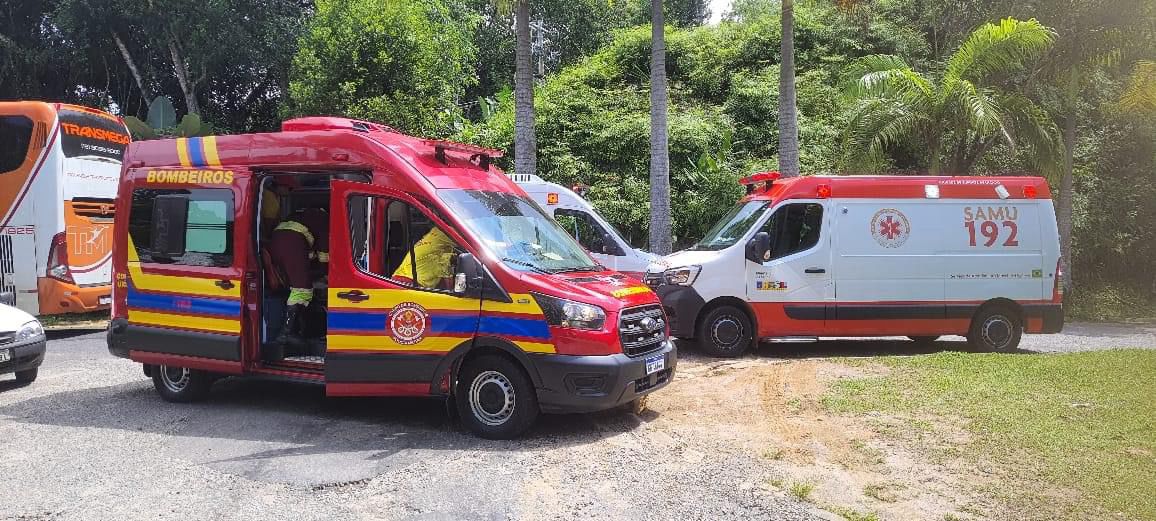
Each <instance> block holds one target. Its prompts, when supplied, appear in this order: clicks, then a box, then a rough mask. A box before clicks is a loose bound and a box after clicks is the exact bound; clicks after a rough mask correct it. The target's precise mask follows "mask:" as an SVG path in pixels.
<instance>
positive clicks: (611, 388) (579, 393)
mask: <svg viewBox="0 0 1156 521" xmlns="http://www.w3.org/2000/svg"><path fill="white" fill-rule="evenodd" d="M656 356H662V357H663V359H664V366H665V367H664V368H663V369H662V370H661V371H658V372H656V373H654V374H651V375H647V374H646V360H647V359H648V358H654V357H656ZM534 363H535V366H536V368H537V370H538V375H539V376H540V377H541V386H540V387H539V388H538V406H539V407H540V408H541V409H542V412H548V413H579V412H594V411H602V410H606V409H612V408H614V407H617V406H619V405H622V404H625V403H627V402H630V401H631V400H634V399H635V398H638V397H640V396H643V395H646V394H649V393H651V392H654V391H655V390H657V389H661V388H663V387H665V386H666V385H667V384H669V383H670V381H671V380H672V379H674V369H675V366H676V365H677V364H678V348H676V347H675V346H674V342H672V341H670V340H667V341H666V342H665V343H664V345H663V346H662V348H661V349H658V350H655V351H652V352H650V353H647V354H644V355H639V356H634V357H631V356H626V355H625V354H621V353H619V354H615V355H601V356H571V355H538V356H535V357H534Z"/></svg>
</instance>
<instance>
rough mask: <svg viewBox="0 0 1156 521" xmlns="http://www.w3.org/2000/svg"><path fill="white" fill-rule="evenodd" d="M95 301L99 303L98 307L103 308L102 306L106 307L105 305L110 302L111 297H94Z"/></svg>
mask: <svg viewBox="0 0 1156 521" xmlns="http://www.w3.org/2000/svg"><path fill="white" fill-rule="evenodd" d="M96 301H97V303H99V304H100V305H102V306H104V305H107V304H109V303H110V302H112V297H111V296H109V295H105V296H103V297H96Z"/></svg>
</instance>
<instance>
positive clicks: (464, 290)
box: [454, 253, 513, 302]
mask: <svg viewBox="0 0 1156 521" xmlns="http://www.w3.org/2000/svg"><path fill="white" fill-rule="evenodd" d="M454 294H455V295H458V296H462V297H478V298H483V299H487V300H496V301H498V302H513V299H511V298H510V294H509V293H506V290H504V289H502V287H501V286H499V285H498V283H497V281H495V280H494V278H493V277H492V276H491V275H490V273H489V272H488V271H486V268H485V266H482V263H481V262H480V261H478V259H477V257H474V254H472V253H460V254H458V264H457V271H456V273H454Z"/></svg>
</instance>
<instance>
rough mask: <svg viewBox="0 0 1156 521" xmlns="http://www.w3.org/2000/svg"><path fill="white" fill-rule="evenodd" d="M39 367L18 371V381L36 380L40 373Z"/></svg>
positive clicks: (30, 381) (27, 382)
mask: <svg viewBox="0 0 1156 521" xmlns="http://www.w3.org/2000/svg"><path fill="white" fill-rule="evenodd" d="M39 372H40V371H39V368H35V369H29V370H27V371H16V383H20V384H25V385H27V384H30V383H32V382H35V381H36V375H37V374H38V373H39Z"/></svg>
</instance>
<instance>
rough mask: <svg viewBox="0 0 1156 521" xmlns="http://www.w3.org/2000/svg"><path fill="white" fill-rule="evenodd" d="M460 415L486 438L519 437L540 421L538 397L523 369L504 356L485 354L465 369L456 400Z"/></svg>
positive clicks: (461, 376) (459, 380)
mask: <svg viewBox="0 0 1156 521" xmlns="http://www.w3.org/2000/svg"><path fill="white" fill-rule="evenodd" d="M454 402H455V403H457V407H458V416H459V417H460V418H461V420H462V422H463V423H465V424H466V427H467V428H468V429H469V430H470V431H471V432H473V433H474V434H477V435H478V436H481V437H483V438H487V439H491V440H509V439H513V438H517V437H518V436H520V435H521V434H522V433H523V432H526V429H529V428H530V426H531V425H533V424H534V420H536V419H537V418H538V412H539V411H538V394H537V391H535V390H534V383H533V382H531V381H530V377H529V376H526V372H525V371H524V370H522V366H520V365H518V363H517V362H515V361H513V360H510V359H509V358H506V357H504V356H501V355H481V356H479V357H477V358H474V359H471V360H469V361H467V362H466V363H465V365H463V366H462V369H461V371H460V372H459V373H458V384H457V390H456V393H455V397H454Z"/></svg>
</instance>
